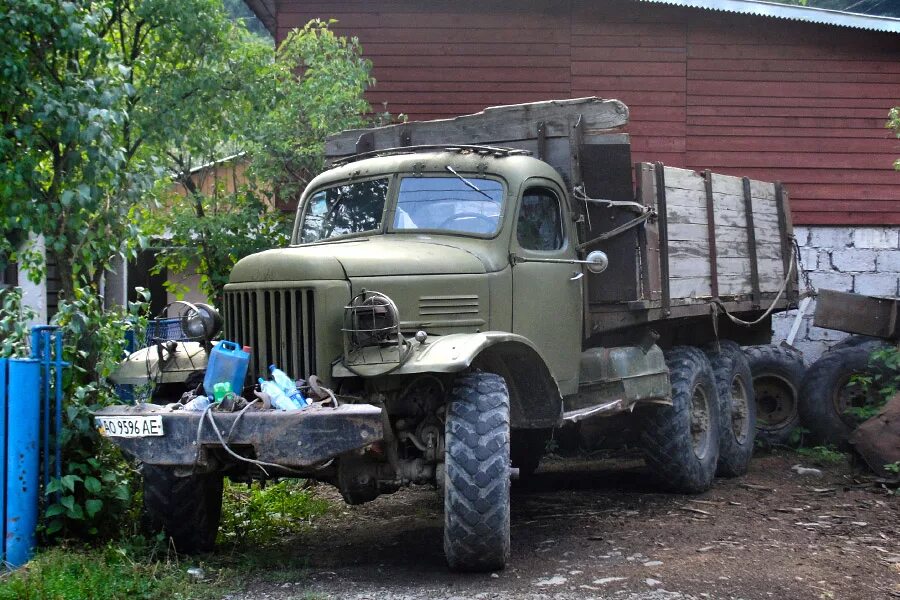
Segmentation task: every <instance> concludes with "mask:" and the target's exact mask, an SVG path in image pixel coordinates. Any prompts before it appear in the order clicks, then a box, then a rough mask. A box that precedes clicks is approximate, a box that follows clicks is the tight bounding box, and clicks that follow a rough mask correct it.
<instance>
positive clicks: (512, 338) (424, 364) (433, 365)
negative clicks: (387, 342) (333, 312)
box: [331, 331, 546, 377]
mask: <svg viewBox="0 0 900 600" xmlns="http://www.w3.org/2000/svg"><path fill="white" fill-rule="evenodd" d="M504 342H515V343H519V344H523V345H525V346H528V347H529V348H530V349H531V350H533V351H534V352H535V353H536V354H537V355H538V356H540V352H538V349H537V348H536V347H535V345H534V344H532V343H531V341H530V340H528V339H527V338H524V337H522V336H521V335H516V334H514V333H508V332H505V331H485V332H483V333H482V332H479V333H453V334H450V335H442V336H435V337H431V338H428V339H427V340H425V343H423V344H420V343H419V342H416V341H411V342H410V343H411V344H412V346H413V350H412V355H411V356H410V357H409V359H408V360H407V361H406V362H405V363H403V365H401V366H400V367H399V368H396V369H394V370H393V371H390V373H389V374H390V375H412V374H415V373H456V372H459V371H463V370H465V369H467V368H469V367H470V366H471V365H472V361H473V360H475V357H477V356H478V355H479V354H481V353H482V352H483V351H484V350H486V349H487V348H490V347H491V346H495V345H497V344H501V343H504ZM368 354H371V356H367V355H368ZM380 355H381V352H380V351H379V349H378V348H364V349H363V350H362V357H363V358H365V359H366V360H360V361H359V362H371V363H372V364H357V365H353V371H356V372H355V373H354V372H353V371H351V370H350V369H348V368H347V367H345V366H344V365H343V363H342V362H341V361H338V362H336V363H335V364H334V366H333V367H332V369H331V375H332V376H333V377H355V376H357V375H361V376H363V377H378V376H379V375H382V374H383V373H384V372H385V371H386V370H387V369H388V368H390V365H385V364H383V363H381V364H377V363H379V362H380V360H379V359H380ZM541 359H542V360H543V357H541ZM544 364H546V361H544Z"/></svg>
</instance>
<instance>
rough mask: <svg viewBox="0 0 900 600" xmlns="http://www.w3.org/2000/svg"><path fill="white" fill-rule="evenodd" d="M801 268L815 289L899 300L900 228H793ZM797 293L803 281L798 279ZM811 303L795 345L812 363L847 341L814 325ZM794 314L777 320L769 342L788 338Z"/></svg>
mask: <svg viewBox="0 0 900 600" xmlns="http://www.w3.org/2000/svg"><path fill="white" fill-rule="evenodd" d="M794 234H795V235H796V236H797V242H798V243H799V244H800V261H801V264H802V269H803V270H804V271H806V272H807V273H809V276H810V280H811V281H812V284H813V286H815V287H816V288H820V287H822V288H828V289H832V290H839V291H842V292H856V293H858V294H867V295H871V296H900V227H819V226H810V227H799V226H798V227H795V228H794ZM800 284H801V289H802V287H803V278H802V277H801V280H800ZM814 312H815V302H813V303H811V304H810V307H809V309H808V310H807V312H806V315H805V316H804V319H803V324H802V325H801V327H800V330H799V331H798V333H797V338H796V339H795V340H794V345H795V346H796V347H797V348H798V349H800V350H801V351H802V352H803V357H804V359H805V360H806V361H807V363H812V362H814V361H815V360H816V359H818V358H819V356H821V355H822V353H823V352H824V351H825V350H826V349H827V348H828V347H829V346H832V345H833V344H835V343H836V342H838V341H840V340H842V339H843V338H845V337H846V336H847V334H845V333H841V332H839V331H832V330H827V329H820V328H819V327H814V326H813V324H812V316H813V313H814ZM795 315H796V311H791V312H789V313H782V314H778V315H775V317H774V318H773V320H772V331H773V334H774V335H773V340H772V341H773V342H776V343H777V342H779V341H781V340H783V339H785V338H786V337H787V334H788V332H789V331H790V328H791V325H792V324H793V321H794V316H795Z"/></svg>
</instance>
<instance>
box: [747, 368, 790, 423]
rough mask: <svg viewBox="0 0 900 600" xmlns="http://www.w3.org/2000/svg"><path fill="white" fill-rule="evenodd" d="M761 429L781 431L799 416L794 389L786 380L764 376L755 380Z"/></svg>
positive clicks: (757, 414) (758, 421)
mask: <svg viewBox="0 0 900 600" xmlns="http://www.w3.org/2000/svg"><path fill="white" fill-rule="evenodd" d="M753 387H754V389H755V390H756V419H757V423H758V425H759V427H760V429H779V428H780V427H782V426H783V425H784V424H785V423H787V422H788V421H790V420H791V419H792V418H793V416H794V415H795V414H797V401H796V397H797V395H796V393H795V391H794V388H793V387H792V386H791V385H790V384H789V383H788V382H787V381H785V380H784V379H781V378H780V377H775V376H769V375H763V376H761V377H757V378H755V379H754V380H753Z"/></svg>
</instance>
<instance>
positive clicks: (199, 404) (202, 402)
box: [182, 396, 210, 412]
mask: <svg viewBox="0 0 900 600" xmlns="http://www.w3.org/2000/svg"><path fill="white" fill-rule="evenodd" d="M209 404H210V403H209V398H207V397H206V396H194V399H193V400H191V401H190V402H188V403H187V404H185V405H184V407H183V408H182V410H192V411H195V412H203V411H204V410H206V407H207V406H209Z"/></svg>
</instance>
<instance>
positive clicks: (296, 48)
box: [148, 20, 373, 306]
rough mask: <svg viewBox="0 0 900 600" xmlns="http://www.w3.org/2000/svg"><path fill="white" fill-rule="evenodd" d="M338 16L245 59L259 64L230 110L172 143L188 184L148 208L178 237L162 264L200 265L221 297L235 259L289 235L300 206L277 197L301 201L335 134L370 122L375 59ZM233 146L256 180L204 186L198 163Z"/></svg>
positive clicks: (206, 287) (179, 177) (203, 278)
mask: <svg viewBox="0 0 900 600" xmlns="http://www.w3.org/2000/svg"><path fill="white" fill-rule="evenodd" d="M328 25H329V23H326V22H323V21H318V20H314V21H311V22H310V23H308V24H307V25H306V26H305V27H303V28H302V29H298V30H295V31H293V32H291V33H290V34H288V36H287V37H286V38H285V40H284V41H283V42H282V44H281V45H280V47H279V48H278V49H277V51H276V52H275V55H274V58H273V59H272V60H271V61H269V62H266V63H264V64H263V63H261V62H260V61H258V60H245V64H246V65H252V66H253V69H254V70H253V72H252V73H251V72H249V69H247V68H245V69H244V70H245V73H246V74H245V75H244V77H243V78H242V80H241V83H242V86H240V87H238V86H236V87H235V89H234V91H233V93H232V94H231V95H230V97H229V100H228V102H229V104H228V107H227V108H228V109H227V111H223V113H227V115H228V118H227V119H221V120H219V121H218V122H216V123H204V128H203V130H202V131H198V132H195V133H194V135H188V136H184V137H182V138H181V142H182V143H181V145H180V147H177V148H172V149H171V150H169V151H168V152H167V154H168V156H169V157H170V167H171V176H172V179H173V180H174V181H175V182H177V183H179V184H181V185H182V186H183V188H184V189H185V190H186V191H187V194H186V195H184V196H179V195H173V194H171V193H169V194H168V195H166V193H165V192H162V194H161V195H162V196H163V197H162V198H161V202H160V203H161V205H162V206H164V207H166V209H165V211H164V212H159V211H156V212H155V213H153V212H151V213H150V214H149V215H148V219H150V220H152V219H153V218H154V215H155V217H156V218H157V219H159V218H160V217H161V218H162V220H163V223H160V224H159V225H160V226H161V227H164V228H165V229H166V231H167V234H168V235H167V237H168V238H169V244H168V246H166V247H164V248H163V249H162V250H161V252H160V254H159V255H158V257H157V270H158V271H161V270H162V269H167V270H169V271H170V272H183V271H186V270H188V269H190V268H193V269H194V271H195V272H196V273H197V274H198V275H199V276H200V284H201V287H202V291H203V293H204V294H205V295H206V296H207V297H208V298H209V299H210V300H212V301H213V302H214V303H215V304H218V305H220V306H221V300H222V293H223V287H224V285H225V283H227V281H228V274H229V272H230V271H231V267H232V266H234V264H235V262H237V261H238V260H239V259H241V258H243V257H244V256H247V255H248V254H251V253H253V252H258V251H260V250H264V249H267V248H272V247H276V246H283V245H285V244H286V243H287V241H288V239H289V227H290V216H289V215H285V214H283V213H282V212H281V211H280V210H278V208H277V207H278V206H284V205H285V204H286V203H289V202H290V201H292V200H293V201H296V199H298V198H299V196H300V193H301V192H302V191H303V189H304V187H306V184H307V183H308V182H309V181H310V180H311V179H312V177H313V176H314V175H315V174H316V173H317V172H318V171H319V170H321V168H322V166H323V158H324V143H325V137H326V136H327V135H328V134H329V133H334V132H336V131H340V130H342V129H347V128H351V127H357V126H360V125H362V124H363V123H364V122H365V117H364V115H365V114H366V113H367V111H368V110H369V105H368V103H367V102H366V101H365V99H364V97H363V94H364V92H365V90H366V88H367V87H368V86H369V85H370V84H371V83H372V81H373V80H372V78H371V75H370V71H371V63H370V62H369V61H368V60H366V59H364V58H363V57H362V50H361V48H360V46H359V42H358V40H356V39H355V38H353V39H347V38H343V37H339V36H336V35H335V34H334V33H333V32H332V31H331V30H330V29H329V28H328ZM223 154H236V155H238V156H239V157H240V159H239V160H241V161H244V162H245V163H246V164H247V165H248V169H247V172H246V173H245V176H246V177H247V181H246V183H245V184H244V185H239V186H237V187H236V188H235V189H233V190H232V191H231V192H226V191H225V190H224V189H223V188H224V186H212V189H209V188H210V186H206V188H207V189H206V191H204V186H202V185H198V184H197V181H196V179H197V177H196V170H195V168H196V166H197V165H198V164H204V163H206V164H209V163H210V162H211V161H213V160H214V159H215V158H217V157H220V156H222V155H223ZM211 168H212V167H211ZM167 285H169V286H170V289H172V291H175V292H176V293H177V292H180V291H184V290H179V289H178V285H177V284H174V283H172V282H169V283H168V284H167Z"/></svg>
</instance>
